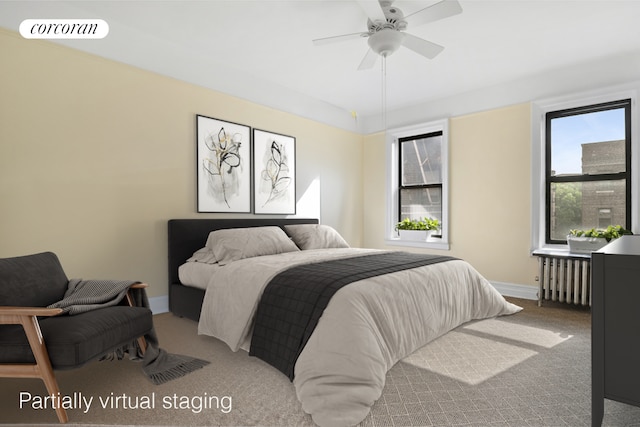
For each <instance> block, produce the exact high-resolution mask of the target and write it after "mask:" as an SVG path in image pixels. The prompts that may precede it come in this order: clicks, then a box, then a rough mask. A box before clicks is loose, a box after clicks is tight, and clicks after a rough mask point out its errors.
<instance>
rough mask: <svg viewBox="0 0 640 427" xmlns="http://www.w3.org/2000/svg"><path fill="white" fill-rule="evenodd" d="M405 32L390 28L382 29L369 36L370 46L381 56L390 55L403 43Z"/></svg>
mask: <svg viewBox="0 0 640 427" xmlns="http://www.w3.org/2000/svg"><path fill="white" fill-rule="evenodd" d="M403 38H404V34H403V33H401V32H400V31H396V30H392V29H390V28H385V29H382V30H380V31H378V32H376V33H374V34H371V36H369V39H368V40H367V42H368V43H369V47H370V48H371V50H373V51H374V52H375V53H377V54H378V55H380V56H384V57H386V56H389V55H391V54H392V53H393V52H395V51H396V50H398V48H399V47H400V46H401V45H402V39H403Z"/></svg>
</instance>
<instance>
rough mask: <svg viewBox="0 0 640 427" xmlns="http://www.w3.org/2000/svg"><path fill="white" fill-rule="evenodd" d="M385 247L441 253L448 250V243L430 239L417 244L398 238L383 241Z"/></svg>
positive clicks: (416, 242)
mask: <svg viewBox="0 0 640 427" xmlns="http://www.w3.org/2000/svg"><path fill="white" fill-rule="evenodd" d="M384 242H385V243H386V244H387V245H391V246H407V247H412V248H423V249H439V250H443V251H448V250H449V242H443V241H440V239H432V240H428V241H426V242H418V241H415V240H402V239H399V238H397V237H396V238H387V239H385V240H384Z"/></svg>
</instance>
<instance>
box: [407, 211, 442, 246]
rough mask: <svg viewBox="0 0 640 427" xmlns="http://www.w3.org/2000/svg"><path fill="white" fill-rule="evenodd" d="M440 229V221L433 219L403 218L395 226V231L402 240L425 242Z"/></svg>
mask: <svg viewBox="0 0 640 427" xmlns="http://www.w3.org/2000/svg"><path fill="white" fill-rule="evenodd" d="M438 228H440V221H438V220H437V219H434V218H427V217H425V218H424V219H409V218H405V219H403V220H402V221H400V222H398V223H397V224H396V230H397V231H398V235H399V236H400V239H402V240H413V241H421V242H424V241H426V240H427V239H428V238H429V237H430V236H431V235H432V234H433V233H434V232H435V231H436V230H438Z"/></svg>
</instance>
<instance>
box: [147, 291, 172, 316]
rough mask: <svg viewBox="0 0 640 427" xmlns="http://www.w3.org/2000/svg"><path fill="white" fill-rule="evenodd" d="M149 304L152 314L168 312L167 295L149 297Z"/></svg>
mask: <svg viewBox="0 0 640 427" xmlns="http://www.w3.org/2000/svg"><path fill="white" fill-rule="evenodd" d="M149 306H150V308H151V312H152V313H153V314H160V313H168V312H169V295H163V296H160V297H151V298H149Z"/></svg>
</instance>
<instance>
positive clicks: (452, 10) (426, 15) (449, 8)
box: [405, 0, 462, 27]
mask: <svg viewBox="0 0 640 427" xmlns="http://www.w3.org/2000/svg"><path fill="white" fill-rule="evenodd" d="M459 13H462V6H460V3H458V0H443V1H441V2H439V3H436V4H432V5H431V6H429V7H425V8H424V9H421V10H419V11H417V12H414V13H412V14H411V15H407V16H405V19H406V20H407V22H408V23H409V25H410V26H411V27H414V26H417V25H423V24H427V23H429V22H434V21H438V20H440V19H444V18H448V17H450V16H453V15H457V14H459Z"/></svg>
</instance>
